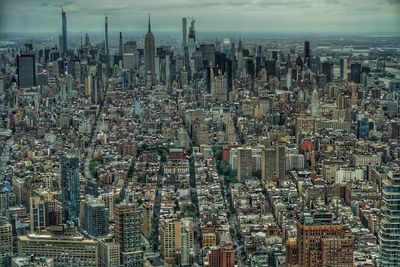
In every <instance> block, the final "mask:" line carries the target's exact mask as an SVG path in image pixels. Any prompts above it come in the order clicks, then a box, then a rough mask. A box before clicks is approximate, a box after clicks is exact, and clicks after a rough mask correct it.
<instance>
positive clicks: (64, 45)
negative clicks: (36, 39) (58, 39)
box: [61, 9, 68, 57]
mask: <svg viewBox="0 0 400 267" xmlns="http://www.w3.org/2000/svg"><path fill="white" fill-rule="evenodd" d="M61 16H62V55H63V57H66V55H67V49H68V47H67V16H66V15H65V11H64V9H62V11H61Z"/></svg>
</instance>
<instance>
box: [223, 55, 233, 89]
mask: <svg viewBox="0 0 400 267" xmlns="http://www.w3.org/2000/svg"><path fill="white" fill-rule="evenodd" d="M225 68H226V73H227V89H228V90H227V91H228V92H231V91H232V89H233V60H232V59H227V60H226V67H225Z"/></svg>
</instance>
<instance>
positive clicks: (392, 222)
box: [378, 168, 400, 266]
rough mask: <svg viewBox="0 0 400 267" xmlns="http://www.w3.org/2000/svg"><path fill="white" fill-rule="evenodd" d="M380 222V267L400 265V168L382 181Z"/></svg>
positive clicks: (390, 172)
mask: <svg viewBox="0 0 400 267" xmlns="http://www.w3.org/2000/svg"><path fill="white" fill-rule="evenodd" d="M381 190H382V194H381V196H382V200H383V206H382V207H381V213H382V217H381V221H380V229H379V232H378V237H379V254H380V266H399V265H400V168H395V169H392V170H390V171H389V173H388V175H387V177H386V178H385V179H383V180H382V188H381Z"/></svg>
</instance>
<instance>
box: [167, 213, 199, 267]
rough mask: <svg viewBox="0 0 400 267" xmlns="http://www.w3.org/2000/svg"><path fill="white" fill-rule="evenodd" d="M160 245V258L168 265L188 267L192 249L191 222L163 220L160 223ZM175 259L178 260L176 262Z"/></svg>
mask: <svg viewBox="0 0 400 267" xmlns="http://www.w3.org/2000/svg"><path fill="white" fill-rule="evenodd" d="M160 245H161V248H160V253H161V256H162V257H163V258H164V260H165V261H166V262H167V263H168V264H174V263H175V264H178V265H181V266H189V265H190V262H191V261H190V257H191V255H192V254H193V249H194V226H193V221H192V220H191V219H176V218H173V219H163V220H162V221H161V223H160ZM178 253H179V254H178ZM176 259H180V260H178V262H176Z"/></svg>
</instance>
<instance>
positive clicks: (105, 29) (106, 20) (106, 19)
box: [104, 16, 109, 56]
mask: <svg viewBox="0 0 400 267" xmlns="http://www.w3.org/2000/svg"><path fill="white" fill-rule="evenodd" d="M104 33H105V35H106V43H105V49H106V51H105V52H106V55H107V56H108V55H109V50H108V17H107V16H106V18H105V25H104Z"/></svg>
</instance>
